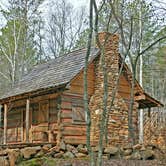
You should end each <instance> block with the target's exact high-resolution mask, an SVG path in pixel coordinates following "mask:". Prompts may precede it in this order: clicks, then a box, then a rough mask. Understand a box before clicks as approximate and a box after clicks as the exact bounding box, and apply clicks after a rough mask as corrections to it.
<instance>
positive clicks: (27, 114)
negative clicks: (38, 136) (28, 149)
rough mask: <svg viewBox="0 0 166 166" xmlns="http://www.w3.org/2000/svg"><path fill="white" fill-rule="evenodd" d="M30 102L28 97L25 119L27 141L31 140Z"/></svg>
mask: <svg viewBox="0 0 166 166" xmlns="http://www.w3.org/2000/svg"><path fill="white" fill-rule="evenodd" d="M29 104H30V101H29V99H27V101H26V119H25V124H26V142H29Z"/></svg>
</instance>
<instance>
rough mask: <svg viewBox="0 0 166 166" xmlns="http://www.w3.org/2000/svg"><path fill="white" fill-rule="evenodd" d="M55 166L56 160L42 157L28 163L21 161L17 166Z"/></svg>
mask: <svg viewBox="0 0 166 166" xmlns="http://www.w3.org/2000/svg"><path fill="white" fill-rule="evenodd" d="M42 165H46V166H55V165H56V160H55V159H53V158H47V157H42V158H33V159H30V160H27V161H21V162H20V163H19V164H17V166H42Z"/></svg>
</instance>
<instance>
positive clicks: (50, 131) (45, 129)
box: [31, 98, 59, 143]
mask: <svg viewBox="0 0 166 166" xmlns="http://www.w3.org/2000/svg"><path fill="white" fill-rule="evenodd" d="M58 102H59V99H58V98H52V99H48V100H42V101H39V103H38V104H37V103H36V104H37V105H38V106H36V107H34V108H33V109H35V110H33V111H35V112H36V115H35V117H36V119H37V121H36V122H34V123H33V122H32V126H31V133H32V142H34V143H37V142H56V136H57V133H58V125H57V119H58V111H59V109H58V104H59V103H58ZM32 107H33V106H32ZM33 119H34V118H33ZM34 120H35V119H34Z"/></svg>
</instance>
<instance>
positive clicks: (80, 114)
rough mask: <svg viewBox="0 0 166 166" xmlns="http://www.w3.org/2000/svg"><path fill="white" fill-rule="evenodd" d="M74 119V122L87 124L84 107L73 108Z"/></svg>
mask: <svg viewBox="0 0 166 166" xmlns="http://www.w3.org/2000/svg"><path fill="white" fill-rule="evenodd" d="M72 118H73V122H85V111H84V107H80V106H72Z"/></svg>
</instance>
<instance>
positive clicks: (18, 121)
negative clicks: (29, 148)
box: [0, 93, 60, 144]
mask: <svg viewBox="0 0 166 166" xmlns="http://www.w3.org/2000/svg"><path fill="white" fill-rule="evenodd" d="M59 98H60V97H59V95H58V94H57V93H54V94H49V95H43V96H37V97H33V98H29V99H22V100H17V101H12V102H10V103H6V104H4V105H2V106H1V115H0V117H1V132H0V133H1V135H0V138H1V139H0V143H1V144H25V143H26V144H27V143H42V142H43V143H56V142H57V136H58V124H57V123H58V112H59V108H58V105H59V102H60V100H59Z"/></svg>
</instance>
